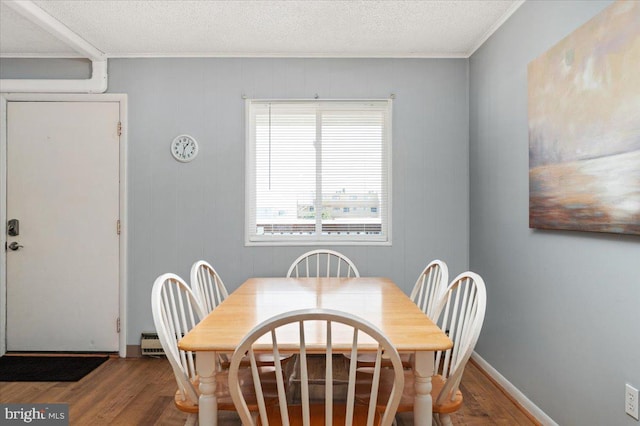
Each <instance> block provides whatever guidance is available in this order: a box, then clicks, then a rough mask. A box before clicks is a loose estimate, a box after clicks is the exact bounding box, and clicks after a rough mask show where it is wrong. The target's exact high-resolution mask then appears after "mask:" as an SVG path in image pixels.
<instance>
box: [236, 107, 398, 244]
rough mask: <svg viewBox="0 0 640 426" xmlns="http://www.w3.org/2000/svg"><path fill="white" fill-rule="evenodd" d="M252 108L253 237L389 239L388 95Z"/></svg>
mask: <svg viewBox="0 0 640 426" xmlns="http://www.w3.org/2000/svg"><path fill="white" fill-rule="evenodd" d="M246 109H247V114H246V118H247V180H246V182H247V185H246V191H247V196H246V203H247V204H246V210H247V218H246V240H247V244H260V243H287V242H290V243H293V244H305V243H309V244H315V243H321V242H327V243H338V244H340V243H358V242H361V243H381V244H389V243H390V241H391V239H390V236H391V235H390V234H391V233H390V217H391V215H390V212H391V193H390V188H391V182H390V181H391V101H390V100H376V101H268V100H247V104H246Z"/></svg>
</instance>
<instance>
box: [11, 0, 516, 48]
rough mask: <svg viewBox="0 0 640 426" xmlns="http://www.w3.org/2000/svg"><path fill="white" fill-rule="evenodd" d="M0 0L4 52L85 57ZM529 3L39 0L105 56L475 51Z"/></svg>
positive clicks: (469, 0) (493, 0)
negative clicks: (507, 19) (523, 4)
mask: <svg viewBox="0 0 640 426" xmlns="http://www.w3.org/2000/svg"><path fill="white" fill-rule="evenodd" d="M7 1H9V0H2V2H1V3H2V4H0V55H2V56H3V57H77V56H79V54H77V53H75V52H74V50H73V49H71V48H70V47H69V46H67V45H65V44H64V43H62V42H60V41H58V40H57V39H55V38H54V37H52V36H51V35H49V34H48V33H47V32H45V31H44V30H42V29H41V28H39V27H38V26H36V25H35V24H33V23H32V22H30V21H28V20H27V19H25V18H23V17H22V16H21V15H19V14H18V13H17V12H15V11H14V10H12V9H11V8H9V7H8V6H7V5H6V4H5V3H6V2H7ZM522 2H523V0H477V1H476V0H461V1H457V0H444V1H427V0H420V1H403V0H384V1H382V0H367V1H360V0H331V1H316V0H290V1H272V0H262V1H255V0H253V1H230V0H227V1H225V0H218V1H211V0H200V1H187V0H182V1H165V0H154V1H113V0H111V1H104V0H89V1H84V0H65V1H57V0H48V1H34V2H33V3H35V4H36V5H37V6H39V7H40V8H42V9H43V10H44V11H46V12H47V13H48V14H49V15H51V16H53V17H54V18H55V19H57V20H58V21H60V22H62V23H63V24H64V25H66V26H67V27H68V28H69V29H70V30H71V31H73V32H75V33H76V34H78V35H79V36H80V37H82V38H83V39H85V40H86V41H87V42H89V43H91V44H92V45H93V46H95V47H96V48H97V49H98V50H100V51H102V52H104V53H105V55H106V56H107V57H163V56H175V57H181V56H228V57H233V56H236V57H238V56H240V57H243V56H244V57H247V56H257V57H260V56H271V57H467V56H469V55H470V54H471V53H473V51H474V50H475V49H477V48H478V47H479V46H480V45H481V44H482V43H483V42H484V41H485V40H486V39H487V38H488V37H489V36H490V35H491V33H493V31H495V29H496V28H497V27H498V26H500V25H501V24H502V23H503V22H504V20H505V19H506V18H507V17H508V16H510V15H511V14H512V13H513V12H514V11H515V10H516V9H517V8H518V7H519V6H520V5H521V4H522Z"/></svg>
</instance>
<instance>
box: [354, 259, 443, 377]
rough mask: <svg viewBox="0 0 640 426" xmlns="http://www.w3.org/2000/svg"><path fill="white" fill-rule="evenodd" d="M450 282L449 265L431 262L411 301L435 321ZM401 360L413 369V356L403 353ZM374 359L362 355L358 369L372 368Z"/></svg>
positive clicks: (414, 289)
mask: <svg viewBox="0 0 640 426" xmlns="http://www.w3.org/2000/svg"><path fill="white" fill-rule="evenodd" d="M448 282H449V269H448V268H447V264H446V263H444V262H443V261H441V260H434V261H432V262H430V263H429V264H428V265H427V266H426V267H425V268H424V269H423V270H422V272H421V273H420V275H419V276H418V280H417V281H416V283H415V285H414V287H413V290H412V291H411V296H410V298H411V300H413V302H414V303H415V304H416V305H418V307H419V308H420V309H421V310H422V312H424V313H425V314H426V315H427V316H428V317H429V318H431V319H433V314H434V312H433V311H434V310H435V308H436V306H437V304H438V301H439V300H440V296H441V294H442V292H443V291H444V289H445V288H446V286H447V284H448ZM400 359H401V360H402V365H404V366H405V368H411V362H412V356H411V355H410V354H408V353H401V354H400ZM372 361H373V359H372V357H371V354H360V356H358V367H370V366H371V363H372Z"/></svg>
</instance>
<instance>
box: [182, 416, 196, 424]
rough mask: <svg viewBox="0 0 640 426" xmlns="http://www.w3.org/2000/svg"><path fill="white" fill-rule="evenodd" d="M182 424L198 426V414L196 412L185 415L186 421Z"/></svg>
mask: <svg viewBox="0 0 640 426" xmlns="http://www.w3.org/2000/svg"><path fill="white" fill-rule="evenodd" d="M184 426H198V415H197V414H189V415H187V421H186V422H185V423H184Z"/></svg>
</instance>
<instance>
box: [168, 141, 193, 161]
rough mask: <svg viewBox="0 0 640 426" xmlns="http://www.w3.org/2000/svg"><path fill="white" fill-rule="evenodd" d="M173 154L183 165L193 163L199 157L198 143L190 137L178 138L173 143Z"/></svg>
mask: <svg viewBox="0 0 640 426" xmlns="http://www.w3.org/2000/svg"><path fill="white" fill-rule="evenodd" d="M171 154H172V155H173V157H174V158H175V159H176V160H178V161H182V162H183V163H186V162H187V161H191V160H193V159H194V158H196V155H198V142H196V140H195V139H194V138H192V137H191V136H189V135H180V136H177V137H176V138H175V139H174V140H173V142H171Z"/></svg>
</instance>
